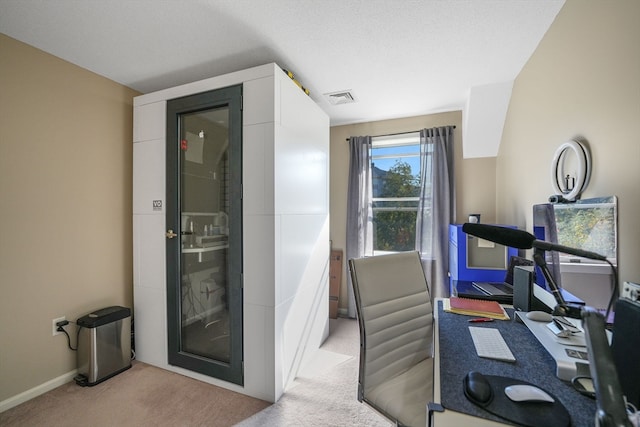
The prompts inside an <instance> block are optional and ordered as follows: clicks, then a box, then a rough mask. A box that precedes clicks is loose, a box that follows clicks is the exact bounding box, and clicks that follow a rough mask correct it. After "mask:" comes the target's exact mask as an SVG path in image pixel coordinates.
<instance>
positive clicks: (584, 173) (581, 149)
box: [551, 139, 591, 201]
mask: <svg viewBox="0 0 640 427" xmlns="http://www.w3.org/2000/svg"><path fill="white" fill-rule="evenodd" d="M569 149H571V150H573V152H574V154H575V156H576V159H577V161H578V173H577V175H578V176H577V177H576V182H575V184H574V186H573V188H572V189H571V191H569V192H568V193H567V194H564V191H565V190H563V189H562V188H561V187H560V183H559V182H558V176H559V175H561V176H564V168H562V169H561V170H558V168H559V167H560V162H561V161H563V160H564V157H565V155H566V152H567V150H569ZM590 177H591V156H590V154H589V150H588V149H587V147H585V146H584V145H583V144H581V143H580V142H578V141H576V140H574V139H572V140H569V141H567V142H565V143H563V144H562V145H560V147H558V149H557V150H556V153H555V155H554V156H553V162H552V163H551V182H552V184H553V188H554V190H555V191H556V194H558V195H562V196H563V197H564V198H565V199H567V200H569V201H574V200H575V199H576V198H577V197H578V196H580V193H582V192H583V191H584V190H585V189H586V188H587V184H589V179H590Z"/></svg>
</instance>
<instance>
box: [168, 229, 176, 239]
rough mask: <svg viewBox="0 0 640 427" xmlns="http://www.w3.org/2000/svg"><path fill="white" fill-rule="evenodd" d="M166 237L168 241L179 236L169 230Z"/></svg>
mask: <svg viewBox="0 0 640 427" xmlns="http://www.w3.org/2000/svg"><path fill="white" fill-rule="evenodd" d="M165 236H167V239H173V238H174V237H177V236H178V235H177V234H176V233H174V232H173V230H167V232H166V233H165Z"/></svg>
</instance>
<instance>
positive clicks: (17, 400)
mask: <svg viewBox="0 0 640 427" xmlns="http://www.w3.org/2000/svg"><path fill="white" fill-rule="evenodd" d="M77 374H78V370H77V369H74V370H73V371H70V372H67V373H66V374H63V375H60V376H59V377H57V378H54V379H52V380H50V381H47V382H46V383H44V384H40V385H39V386H36V387H34V388H32V389H29V390H27V391H24V392H22V393H20V394H17V395H15V396H13V397H10V398H8V399H6V400H3V401H2V402H0V413H1V412H4V411H6V410H7V409H11V408H13V407H14V406H18V405H19V404H21V403H24V402H26V401H27V400H31V399H33V398H34V397H38V396H40V395H41V394H44V393H46V392H48V391H51V390H53V389H54V388H56V387H60V386H61V385H63V384H66V383H68V382H69V381H72V380H73V378H74V377H75V376H76V375H77Z"/></svg>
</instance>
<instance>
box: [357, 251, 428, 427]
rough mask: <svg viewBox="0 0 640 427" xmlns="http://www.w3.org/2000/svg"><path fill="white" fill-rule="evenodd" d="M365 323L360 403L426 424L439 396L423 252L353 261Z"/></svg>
mask: <svg viewBox="0 0 640 427" xmlns="http://www.w3.org/2000/svg"><path fill="white" fill-rule="evenodd" d="M349 270H350V273H351V281H352V284H353V290H354V294H355V301H356V310H357V314H358V325H359V327H360V369H359V373H358V401H360V402H365V403H366V404H368V405H369V406H371V407H372V408H373V409H375V410H377V411H378V412H380V413H382V414H383V415H384V416H386V417H387V418H389V419H391V420H392V421H394V422H395V423H396V424H397V425H402V426H425V425H426V414H427V404H428V403H429V402H430V401H431V399H432V396H433V358H432V357H431V356H432V349H433V310H432V305H431V298H430V296H429V290H428V288H427V280H426V278H425V275H424V271H423V270H422V264H421V262H420V256H419V254H418V253H417V252H401V253H396V254H391V255H380V256H373V257H369V258H358V259H350V260H349Z"/></svg>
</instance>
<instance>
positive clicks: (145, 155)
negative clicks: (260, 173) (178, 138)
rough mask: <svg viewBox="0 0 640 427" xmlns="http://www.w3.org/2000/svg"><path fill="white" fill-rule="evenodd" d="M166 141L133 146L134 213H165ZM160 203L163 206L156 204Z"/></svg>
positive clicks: (141, 143)
mask: <svg viewBox="0 0 640 427" xmlns="http://www.w3.org/2000/svg"><path fill="white" fill-rule="evenodd" d="M165 157H166V149H165V140H164V138H162V139H155V140H151V141H145V142H139V143H137V144H133V213H134V214H160V215H164V212H165V194H166V191H165V187H166V184H165V181H166V180H165V176H166V173H165V171H166V162H165ZM157 201H160V203H161V206H160V208H158V207H157V206H156V204H157V203H158V202H157Z"/></svg>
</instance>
